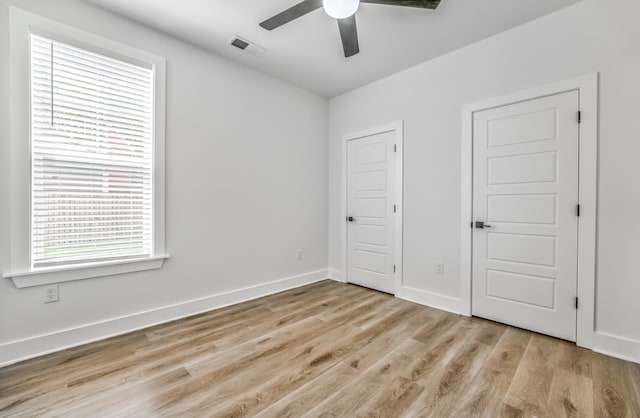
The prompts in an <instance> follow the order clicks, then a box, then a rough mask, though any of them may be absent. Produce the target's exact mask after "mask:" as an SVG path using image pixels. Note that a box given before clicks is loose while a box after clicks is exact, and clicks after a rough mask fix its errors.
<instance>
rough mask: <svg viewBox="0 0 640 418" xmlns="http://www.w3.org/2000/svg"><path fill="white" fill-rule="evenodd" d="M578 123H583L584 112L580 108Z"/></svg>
mask: <svg viewBox="0 0 640 418" xmlns="http://www.w3.org/2000/svg"><path fill="white" fill-rule="evenodd" d="M578 123H582V112H581V111H579V110H578Z"/></svg>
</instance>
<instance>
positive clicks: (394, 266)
mask: <svg viewBox="0 0 640 418" xmlns="http://www.w3.org/2000/svg"><path fill="white" fill-rule="evenodd" d="M393 272H394V273H395V272H396V265H395V264H394V265H393Z"/></svg>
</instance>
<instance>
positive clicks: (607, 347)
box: [593, 331, 640, 364]
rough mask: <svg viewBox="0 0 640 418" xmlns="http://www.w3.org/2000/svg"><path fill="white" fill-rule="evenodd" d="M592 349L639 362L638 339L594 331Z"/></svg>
mask: <svg viewBox="0 0 640 418" xmlns="http://www.w3.org/2000/svg"><path fill="white" fill-rule="evenodd" d="M593 351H596V352H598V353H601V354H605V355H607V356H611V357H616V358H619V359H622V360H627V361H632V362H634V363H638V364H640V341H638V340H632V339H630V338H625V337H619V336H617V335H612V334H607V333H605V332H601V331H596V333H595V335H594V339H593Z"/></svg>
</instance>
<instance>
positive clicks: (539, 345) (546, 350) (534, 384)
mask: <svg viewBox="0 0 640 418" xmlns="http://www.w3.org/2000/svg"><path fill="white" fill-rule="evenodd" d="M562 344H564V342H562ZM558 348H561V344H559V342H558V341H557V340H555V339H553V338H551V337H546V336H543V335H537V334H536V335H532V337H531V340H530V341H529V344H528V345H527V349H526V351H525V354H524V356H523V357H522V360H521V361H520V364H519V366H518V369H517V370H516V373H515V376H514V377H513V381H512V383H511V385H510V387H509V391H508V392H507V395H506V397H505V402H506V403H507V404H509V405H511V406H512V407H514V408H516V409H519V410H521V411H523V413H524V414H525V416H538V417H543V416H548V405H547V401H548V399H549V393H550V389H551V381H552V379H553V376H554V372H555V369H556V368H557V366H558V363H559V361H560V358H561V356H562V354H563V353H562V350H559V349H558Z"/></svg>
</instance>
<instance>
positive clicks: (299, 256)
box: [296, 249, 303, 260]
mask: <svg viewBox="0 0 640 418" xmlns="http://www.w3.org/2000/svg"><path fill="white" fill-rule="evenodd" d="M302 256H303V253H302V250H301V249H298V251H297V253H296V258H297V259H298V260H302Z"/></svg>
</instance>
